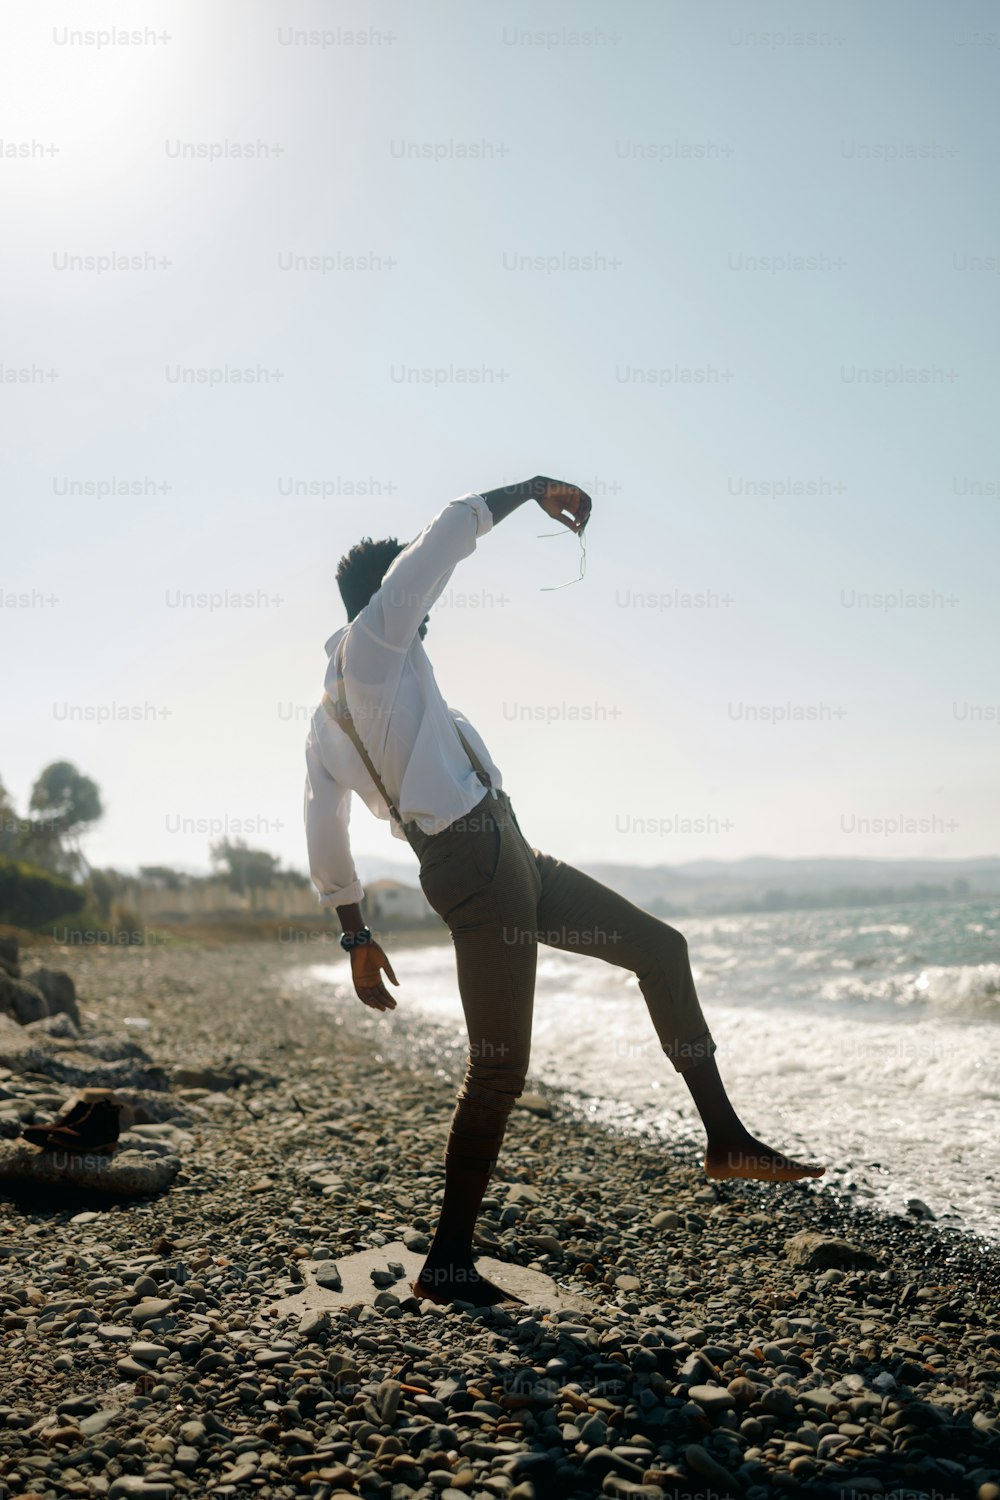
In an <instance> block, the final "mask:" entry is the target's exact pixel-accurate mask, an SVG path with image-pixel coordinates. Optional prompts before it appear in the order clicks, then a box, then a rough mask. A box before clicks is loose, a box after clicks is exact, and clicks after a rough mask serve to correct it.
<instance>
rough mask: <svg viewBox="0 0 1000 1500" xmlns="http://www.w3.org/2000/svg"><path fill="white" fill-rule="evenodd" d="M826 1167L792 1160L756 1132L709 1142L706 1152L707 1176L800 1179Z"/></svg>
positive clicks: (781, 1180)
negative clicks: (734, 1139) (765, 1142)
mask: <svg viewBox="0 0 1000 1500" xmlns="http://www.w3.org/2000/svg"><path fill="white" fill-rule="evenodd" d="M825 1171H826V1168H825V1167H819V1166H813V1165H811V1164H809V1163H807V1162H801V1161H792V1159H791V1157H788V1156H783V1155H782V1154H781V1152H780V1151H774V1150H773V1149H772V1148H771V1147H770V1146H765V1144H764V1142H763V1141H758V1140H756V1139H755V1138H754V1137H753V1136H752V1135H748V1136H745V1137H743V1138H742V1139H740V1140H738V1141H734V1142H729V1143H719V1144H713V1143H712V1142H709V1145H708V1148H707V1150H706V1152H705V1176H706V1177H714V1178H728V1177H747V1178H750V1179H751V1180H752V1181H754V1182H797V1181H798V1180H799V1178H801V1177H822V1176H823V1173H824V1172H825Z"/></svg>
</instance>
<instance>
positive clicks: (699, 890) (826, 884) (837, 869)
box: [356, 854, 1000, 916]
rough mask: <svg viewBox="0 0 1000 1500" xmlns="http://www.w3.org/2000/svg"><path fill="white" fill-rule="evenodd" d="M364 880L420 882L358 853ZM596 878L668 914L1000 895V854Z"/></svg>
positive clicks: (760, 864)
mask: <svg viewBox="0 0 1000 1500" xmlns="http://www.w3.org/2000/svg"><path fill="white" fill-rule="evenodd" d="M356 863H357V868H358V874H359V875H360V877H361V880H362V883H366V882H368V881H370V880H375V879H378V878H381V877H382V876H389V877H390V878H392V879H396V880H401V881H403V882H404V883H405V884H410V885H415V884H416V883H417V867H416V861H414V862H413V863H412V864H406V863H404V862H402V861H396V860H385V859H371V860H368V859H366V858H365V856H364V855H359V856H358V857H357V861H356ZM580 868H581V869H582V870H585V871H586V873H587V874H588V875H592V876H593V877H594V879H595V880H600V881H601V882H602V883H603V884H604V885H609V886H611V887H612V888H613V889H614V890H616V891H620V892H621V893H622V895H623V896H627V897H628V899H629V900H630V901H634V902H635V903H636V904H637V905H638V906H642V907H645V908H646V910H647V911H655V912H657V913H659V914H660V915H663V916H670V915H677V916H682V915H699V914H709V913H713V912H740V911H782V910H789V909H796V908H812V907H821V906H871V905H880V904H884V903H886V902H893V903H896V902H906V901H920V900H928V901H940V900H948V899H967V898H969V897H974V896H1000V859H997V858H994V857H992V856H990V857H984V858H981V859H835V858H830V859H779V858H777V857H775V856H772V855H763V854H762V855H751V856H750V857H749V858H747V859H737V860H721V859H695V860H689V861H687V862H686V863H684V864H678V865H630V864H614V863H610V862H606V861H597V862H594V863H588V862H586V861H581V862H580Z"/></svg>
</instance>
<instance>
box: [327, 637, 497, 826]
mask: <svg viewBox="0 0 1000 1500" xmlns="http://www.w3.org/2000/svg"><path fill="white" fill-rule="evenodd" d="M346 639H347V636H346V635H343V636H341V639H340V644H339V645H338V647H337V699H336V702H334V700H333V699H332V698H331V697H330V695H329V693H324V694H323V707H324V708H325V709H326V711H327V713H328V714H329V715H330V718H331V719H334V720H335V721H336V722H337V723H338V724H339V725H340V727H341V729H343V730H344V732H345V733H346V734H347V736H348V738H349V739H350V740H351V741H352V743H353V745H354V748H355V749H356V750H357V752H358V754H359V755H360V756H361V759H362V761H363V762H364V764H365V767H366V768H367V771H368V774H369V775H370V776H371V779H372V781H374V783H375V785H376V786H377V787H378V790H379V792H380V793H381V795H382V798H383V800H384V801H385V805H386V806H387V807H388V809H389V815H390V817H392V818H393V819H394V821H395V822H396V823H398V824H399V825H400V827H401V828H405V826H406V825H405V824H404V822H403V819H402V816H401V814H400V811H399V808H398V807H397V806H396V803H395V802H394V801H393V799H392V798H391V797H390V796H389V793H388V792H387V791H386V789H385V786H384V784H383V781H382V778H381V776H380V775H379V774H378V772H377V771H376V769H375V767H374V765H373V764H372V758H371V756H370V755H369V754H368V751H367V750H366V749H365V747H364V745H363V744H362V742H361V736H360V735H359V734H358V731H357V728H356V727H355V724H354V719H353V717H352V715H351V710H350V709H349V708H348V706H347V693H346V692H345V689H344V673H343V669H342V659H343V650H344V642H345V641H346ZM452 723H453V724H455V721H454V719H452ZM455 729H456V731H457V733H458V737H459V739H460V740H461V741H462V745H463V746H464V748H465V753H466V755H468V757H469V760H470V762H471V763H472V767H473V769H474V770H475V773H476V775H477V776H478V777H479V780H480V781H481V782H482V784H483V786H485V787H489V790H490V791H491V792H492V793H493V796H494V797H495V796H496V790H495V788H494V787H493V785H492V783H491V781H490V777H489V772H488V771H486V770H485V769H484V767H483V764H482V761H481V760H480V759H479V757H478V755H477V754H476V752H475V751H474V750H473V748H472V746H471V745H470V744H469V742H468V740H467V739H466V738H465V735H464V734H463V733H462V731H461V730H460V729H459V727H458V725H457V724H455Z"/></svg>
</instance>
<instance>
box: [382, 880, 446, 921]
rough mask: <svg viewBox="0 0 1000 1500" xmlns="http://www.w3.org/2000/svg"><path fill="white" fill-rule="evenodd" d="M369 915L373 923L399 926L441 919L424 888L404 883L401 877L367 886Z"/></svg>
mask: <svg viewBox="0 0 1000 1500" xmlns="http://www.w3.org/2000/svg"><path fill="white" fill-rule="evenodd" d="M365 914H366V916H367V918H368V921H369V922H370V923H371V922H381V923H384V924H385V925H386V926H390V925H393V926H396V927H404V926H407V925H409V924H411V923H418V922H427V921H429V920H430V919H431V918H432V917H433V918H434V920H437V918H436V916H435V913H434V911H433V909H432V908H431V906H430V905H429V904H428V901H427V897H426V896H425V895H424V893H423V891H422V890H421V889H420V887H419V886H415V885H404V884H403V882H402V881H401V880H389V879H383V880H373V881H371V882H370V883H369V884H368V885H366V886H365Z"/></svg>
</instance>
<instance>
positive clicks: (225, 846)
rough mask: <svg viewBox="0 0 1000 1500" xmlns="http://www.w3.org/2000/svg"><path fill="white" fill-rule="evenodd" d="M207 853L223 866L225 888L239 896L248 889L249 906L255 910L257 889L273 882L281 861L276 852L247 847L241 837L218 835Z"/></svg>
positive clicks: (267, 886)
mask: <svg viewBox="0 0 1000 1500" xmlns="http://www.w3.org/2000/svg"><path fill="white" fill-rule="evenodd" d="M210 853H211V856H212V863H213V864H215V865H224V866H225V867H226V875H227V878H228V881H229V889H230V890H231V891H235V892H236V893H237V894H238V895H240V896H242V895H244V894H245V893H246V892H247V891H249V892H250V906H251V909H252V910H254V911H256V909H257V892H258V891H259V890H268V889H270V887H271V886H273V885H274V883H275V879H276V876H277V874H278V866H279V864H280V863H281V861H280V859H279V858H278V856H277V855H276V854H268V853H267V851H266V850H265V849H248V848H247V845H246V841H245V840H244V839H234V840H233V841H232V843H230V842H229V840H228V839H220V840H219V842H218V843H217V844H212V845H211V849H210Z"/></svg>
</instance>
